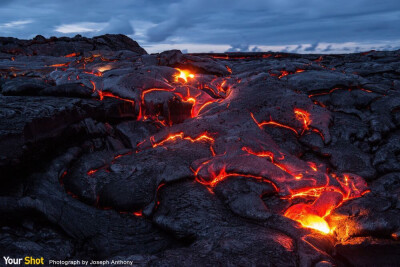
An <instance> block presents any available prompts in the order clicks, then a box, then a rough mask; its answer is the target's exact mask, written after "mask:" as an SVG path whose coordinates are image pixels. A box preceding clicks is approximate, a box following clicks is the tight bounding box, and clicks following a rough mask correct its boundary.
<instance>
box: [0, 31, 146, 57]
mask: <svg viewBox="0 0 400 267" xmlns="http://www.w3.org/2000/svg"><path fill="white" fill-rule="evenodd" d="M93 50H108V51H120V50H129V51H133V52H135V53H138V54H139V55H144V54H147V52H146V50H144V49H143V48H142V47H140V45H139V44H138V43H137V42H136V41H134V40H132V39H131V38H129V37H128V36H126V35H123V34H105V35H100V36H95V37H93V38H87V37H82V36H81V35H76V36H75V37H72V38H70V37H50V38H48V39H47V38H45V37H43V36H41V35H37V36H36V37H35V38H33V39H32V40H21V39H17V38H13V37H0V54H1V53H4V54H13V55H27V56H34V55H35V56H36V55H38V56H55V57H59V56H65V55H68V54H71V53H84V52H88V51H93Z"/></svg>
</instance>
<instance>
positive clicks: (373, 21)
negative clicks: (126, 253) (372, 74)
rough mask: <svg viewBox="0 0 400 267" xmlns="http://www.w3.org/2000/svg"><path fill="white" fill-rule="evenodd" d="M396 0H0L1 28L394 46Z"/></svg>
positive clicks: (398, 37) (285, 45)
mask: <svg viewBox="0 0 400 267" xmlns="http://www.w3.org/2000/svg"><path fill="white" fill-rule="evenodd" d="M399 25H400V1H399V0H383V1H377V0H335V1H327V0H325V1H324V0H236V1H235V0H229V1H228V0H113V1H111V0H62V1H61V0H0V36H13V37H18V38H33V37H34V36H36V35H37V34H41V35H44V36H46V37H50V36H74V35H76V34H81V35H84V36H96V35H100V34H104V33H123V34H126V35H128V36H130V37H131V38H133V39H135V40H136V41H138V42H139V44H140V45H141V46H143V47H144V48H145V49H146V50H147V51H148V52H160V51H164V50H168V49H172V48H177V49H181V50H183V51H184V52H210V51H213V52H224V51H268V50H272V51H288V52H299V53H317V52H318V53H321V52H322V53H339V52H353V51H366V50H370V49H377V50H393V49H400V26H399Z"/></svg>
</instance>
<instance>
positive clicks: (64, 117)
mask: <svg viewBox="0 0 400 267" xmlns="http://www.w3.org/2000/svg"><path fill="white" fill-rule="evenodd" d="M399 236H400V51H399V50H398V51H392V52H375V51H370V52H366V53H361V54H346V55H298V54H283V53H227V54H182V53H180V52H179V51H166V52H163V53H160V54H151V55H149V54H147V53H146V51H145V50H144V49H142V48H141V47H140V46H139V45H138V44H137V43H136V42H135V41H132V40H131V39H129V38H128V37H126V36H123V35H103V36H99V37H94V38H92V39H88V38H84V37H80V36H77V37H74V38H50V39H45V38H43V37H41V36H37V37H36V38H35V39H33V40H18V39H14V38H0V251H1V253H0V254H1V255H0V256H10V257H24V256H37V257H44V258H45V260H48V259H56V260H68V259H97V260H110V261H111V260H131V261H134V263H135V264H137V265H139V266H147V265H150V266H160V265H162V266H211V265H213V266H214V265H219V266H237V265H239V266H318V267H322V266H395V265H398V264H399V262H400V241H399Z"/></svg>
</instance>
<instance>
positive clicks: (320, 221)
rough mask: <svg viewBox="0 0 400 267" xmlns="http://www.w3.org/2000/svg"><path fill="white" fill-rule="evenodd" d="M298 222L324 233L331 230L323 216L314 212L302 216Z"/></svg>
mask: <svg viewBox="0 0 400 267" xmlns="http://www.w3.org/2000/svg"><path fill="white" fill-rule="evenodd" d="M298 222H300V223H301V225H303V226H304V227H307V228H312V229H315V230H318V231H320V232H323V233H325V234H329V233H330V231H331V229H330V228H329V225H328V223H327V222H326V221H325V220H324V218H322V217H319V216H317V215H314V214H307V215H306V216H304V217H302V218H301V220H298Z"/></svg>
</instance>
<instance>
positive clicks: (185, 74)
mask: <svg viewBox="0 0 400 267" xmlns="http://www.w3.org/2000/svg"><path fill="white" fill-rule="evenodd" d="M176 70H178V71H179V75H176V76H175V81H177V82H178V81H179V79H183V80H184V81H185V82H187V81H188V78H191V79H193V78H194V74H193V73H190V72H189V71H187V70H181V69H176Z"/></svg>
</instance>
